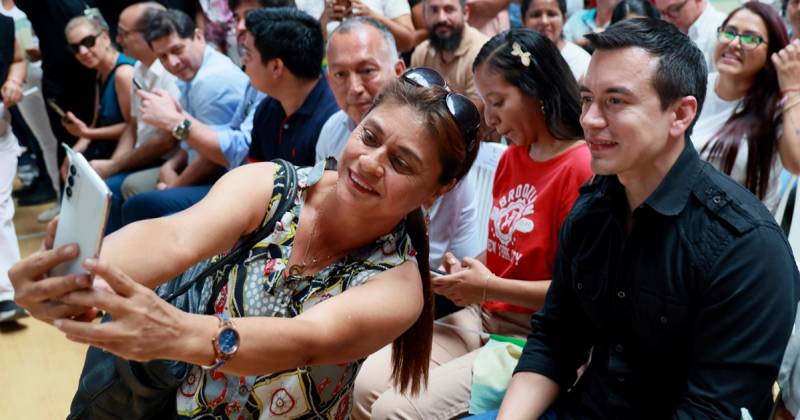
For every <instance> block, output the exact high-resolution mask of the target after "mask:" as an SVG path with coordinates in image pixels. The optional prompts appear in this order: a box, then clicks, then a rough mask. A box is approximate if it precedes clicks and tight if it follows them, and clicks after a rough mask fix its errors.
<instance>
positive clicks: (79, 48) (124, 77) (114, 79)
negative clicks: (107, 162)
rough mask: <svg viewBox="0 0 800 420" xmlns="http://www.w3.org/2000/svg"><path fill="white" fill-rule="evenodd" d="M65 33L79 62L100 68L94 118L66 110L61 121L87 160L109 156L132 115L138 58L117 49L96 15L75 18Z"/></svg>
mask: <svg viewBox="0 0 800 420" xmlns="http://www.w3.org/2000/svg"><path fill="white" fill-rule="evenodd" d="M64 35H65V36H66V38H67V45H68V47H69V49H70V51H72V53H73V54H74V55H75V58H76V59H77V60H78V62H79V63H81V64H82V65H83V66H84V67H87V68H90V69H95V70H97V88H96V93H95V95H96V99H95V103H96V104H97V107H96V110H95V114H94V121H91V122H89V123H88V124H87V123H86V122H84V121H81V120H80V119H78V117H76V116H75V115H74V114H73V113H72V112H69V110H68V109H66V110H65V111H67V112H66V115H65V116H64V118H63V120H62V124H63V125H64V128H66V129H67V131H69V133H70V134H72V135H73V136H75V137H77V138H78V142H77V143H75V146H74V147H73V149H75V150H76V151H78V152H82V153H83V154H84V156H85V157H86V159H88V160H92V159H108V158H110V157H111V154H112V153H113V152H114V150H115V149H116V147H117V140H119V136H120V135H122V132H123V131H124V130H125V124H127V122H128V119H129V118H130V104H131V100H130V95H131V85H132V82H133V64H134V63H135V60H133V59H131V58H128V57H126V56H125V54H122V53H121V52H119V51H117V50H116V49H115V48H114V46H113V45H112V44H111V39H110V38H109V35H108V28H106V26H105V23H103V22H100V21H99V20H98V19H96V18H91V17H86V16H79V17H76V18H73V19H72V20H70V21H69V23H67V26H66V28H65V29H64ZM87 93H88V92H87Z"/></svg>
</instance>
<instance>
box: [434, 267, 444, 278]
mask: <svg viewBox="0 0 800 420" xmlns="http://www.w3.org/2000/svg"><path fill="white" fill-rule="evenodd" d="M431 275H432V276H434V277H436V276H446V275H447V273H445V272H444V271H442V270H439V269H438V268H431Z"/></svg>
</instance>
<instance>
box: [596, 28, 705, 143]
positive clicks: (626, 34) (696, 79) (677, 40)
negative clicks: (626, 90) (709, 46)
mask: <svg viewBox="0 0 800 420" xmlns="http://www.w3.org/2000/svg"><path fill="white" fill-rule="evenodd" d="M586 39H588V40H589V43H590V44H591V45H592V46H593V47H594V49H595V51H603V50H616V49H621V48H630V47H635V48H641V49H643V50H645V51H647V52H648V53H650V54H651V55H653V56H655V58H656V59H658V65H657V66H656V69H655V71H654V72H653V75H652V80H651V82H652V84H653V88H654V89H655V91H656V93H657V94H658V99H659V101H660V102H661V109H662V110H666V109H667V107H669V106H670V105H672V104H673V103H674V102H675V101H677V100H678V99H680V98H683V97H685V96H694V97H695V99H697V115H695V117H694V121H692V125H691V126H689V128H688V129H687V130H686V136H687V137H688V136H689V135H690V134H691V133H692V128H693V127H694V123H695V122H696V121H697V118H698V117H699V116H700V110H701V109H703V102H705V98H706V84H707V83H708V71H707V70H706V60H705V57H703V53H702V52H701V51H700V49H699V48H697V47H696V46H695V44H694V42H692V40H691V39H689V37H688V36H687V35H686V34H684V33H683V32H681V31H680V30H679V29H678V28H677V27H676V26H675V25H673V24H671V23H667V22H665V21H663V20H660V19H652V18H636V19H629V20H624V21H622V22H619V23H616V24H614V25H611V26H609V27H608V29H606V30H605V31H603V32H595V33H591V34H587V35H586Z"/></svg>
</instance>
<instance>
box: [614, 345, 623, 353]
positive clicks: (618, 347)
mask: <svg viewBox="0 0 800 420" xmlns="http://www.w3.org/2000/svg"><path fill="white" fill-rule="evenodd" d="M614 351H616V352H617V353H622V344H617V345H616V346H614Z"/></svg>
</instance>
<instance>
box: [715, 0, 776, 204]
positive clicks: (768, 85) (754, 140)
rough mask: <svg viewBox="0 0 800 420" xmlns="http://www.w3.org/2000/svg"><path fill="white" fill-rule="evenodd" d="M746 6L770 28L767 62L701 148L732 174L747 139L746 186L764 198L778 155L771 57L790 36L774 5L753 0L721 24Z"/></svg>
mask: <svg viewBox="0 0 800 420" xmlns="http://www.w3.org/2000/svg"><path fill="white" fill-rule="evenodd" d="M743 9H747V10H749V11H751V12H753V13H755V14H756V15H758V16H759V17H760V18H761V20H762V21H764V26H766V27H767V39H766V41H767V61H766V64H764V67H763V68H762V69H761V70H760V71H759V72H758V73H757V74H756V77H755V79H754V80H753V84H752V86H751V87H750V90H749V91H748V92H747V94H746V95H745V96H744V98H743V99H742V104H741V106H740V107H738V108H737V110H736V111H735V112H734V113H733V115H731V117H730V118H728V121H726V122H725V125H723V126H722V128H721V129H720V130H719V132H718V133H717V134H716V136H715V138H714V140H712V141H711V142H709V143H708V144H706V145H705V146H704V147H703V149H702V151H703V152H705V151H708V152H709V155H710V156H711V158H712V159H719V161H720V163H721V169H722V171H723V172H725V173H726V174H730V173H731V171H732V170H733V164H734V162H736V156H737V155H738V153H739V147H740V145H741V143H742V141H743V138H744V139H746V141H747V176H746V178H745V183H744V186H745V187H746V188H747V189H748V190H750V191H751V192H752V193H753V194H755V195H756V197H758V198H759V199H761V200H763V199H764V197H765V196H766V194H767V189H768V188H769V177H770V171H771V170H772V163H773V162H774V160H775V159H776V158H777V157H776V156H775V155H776V154H777V153H776V152H777V139H776V130H775V129H776V124H775V115H776V113H777V111H778V102H779V101H780V99H781V92H780V86H778V76H777V73H776V72H775V66H774V65H773V64H772V60H770V57H771V56H772V54H773V53H776V52H778V51H780V50H781V49H783V48H784V47H785V46H786V45H787V44H788V43H789V36H788V35H787V33H786V26H784V24H783V20H782V19H781V17H780V15H778V12H776V11H775V9H773V8H772V6H769V5H766V4H763V3H760V2H758V1H750V2H748V3H745V4H744V5H743V6H741V7H738V8H736V9H734V10H733V11H732V12H731V13H730V14H729V15H728V17H727V18H725V21H724V22H722V26H723V27H724V26H725V25H727V24H728V21H729V20H730V19H731V17H732V16H733V15H735V14H736V13H738V12H739V11H740V10H743Z"/></svg>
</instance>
